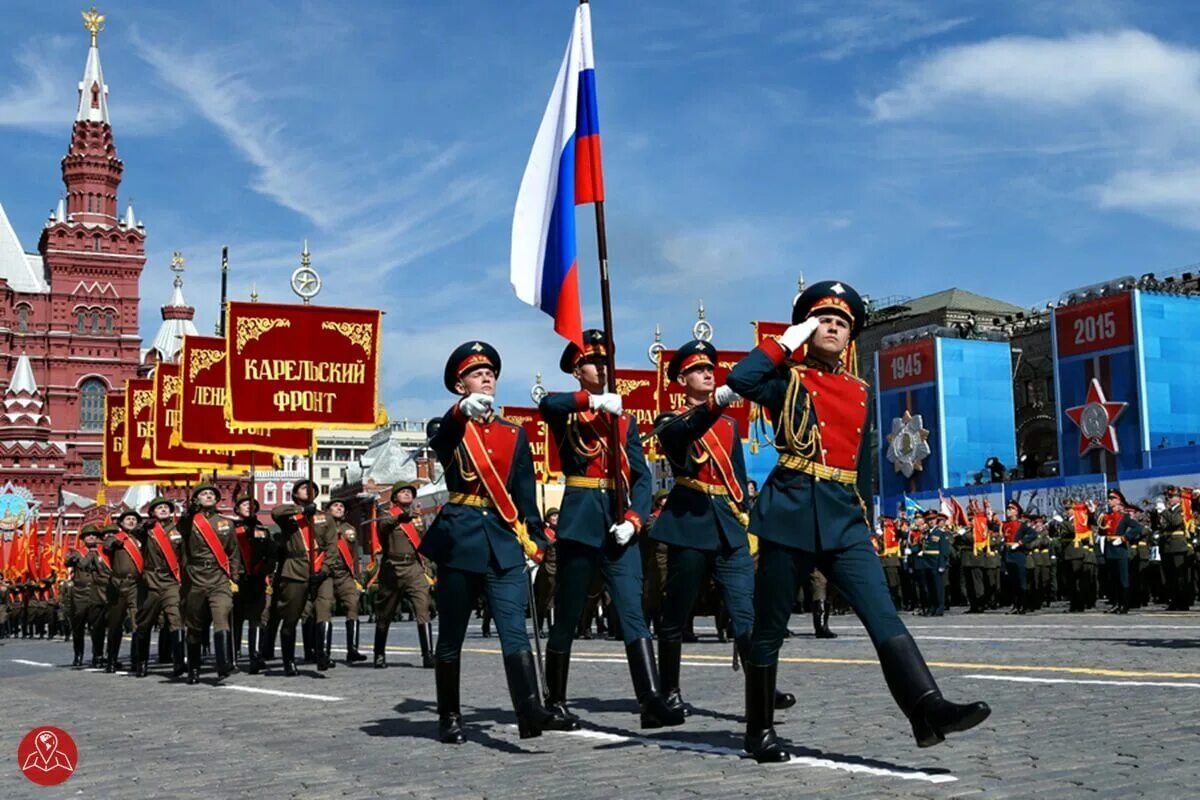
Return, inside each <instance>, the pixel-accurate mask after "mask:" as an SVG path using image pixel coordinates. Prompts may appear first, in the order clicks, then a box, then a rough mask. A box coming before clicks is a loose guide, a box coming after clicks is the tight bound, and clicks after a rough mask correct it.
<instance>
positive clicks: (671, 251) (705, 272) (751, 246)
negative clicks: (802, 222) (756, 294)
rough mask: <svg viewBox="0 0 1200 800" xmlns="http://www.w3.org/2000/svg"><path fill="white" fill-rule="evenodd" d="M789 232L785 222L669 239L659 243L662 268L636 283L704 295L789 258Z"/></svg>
mask: <svg viewBox="0 0 1200 800" xmlns="http://www.w3.org/2000/svg"><path fill="white" fill-rule="evenodd" d="M789 230H790V226H789V223H786V222H784V221H782V220H748V219H740V220H739V219H735V220H729V221H723V222H716V223H714V224H713V225H711V226H708V227H705V228H702V229H697V230H689V231H682V232H679V233H676V234H673V235H667V236H665V237H663V238H662V239H661V240H659V241H658V243H657V246H658V253H657V255H658V257H659V259H660V261H661V264H662V267H661V268H659V269H654V270H648V271H646V272H643V273H642V274H641V275H640V276H639V277H637V278H636V279H635V281H634V282H635V284H636V285H637V286H638V287H640V288H644V289H650V290H660V291H667V290H671V289H675V288H677V287H679V286H681V285H687V286H694V287H697V289H696V291H697V292H700V293H703V292H705V291H710V292H711V291H713V290H714V289H717V288H720V287H721V286H725V285H727V284H730V283H738V282H741V281H744V280H746V279H747V278H749V277H752V276H754V275H759V274H762V273H763V272H765V271H768V270H770V269H771V267H773V266H776V265H777V264H779V263H780V262H782V261H783V260H785V259H786V258H787V250H788V243H789V242H790V241H791V239H792V236H791V234H790V233H788V231H789Z"/></svg>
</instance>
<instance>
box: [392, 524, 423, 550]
mask: <svg viewBox="0 0 1200 800" xmlns="http://www.w3.org/2000/svg"><path fill="white" fill-rule="evenodd" d="M396 524H397V525H399V526H400V530H402V531H404V535H405V536H407V537H408V543H409V544H411V545H412V546H413V549H414V550H417V549H420V547H421V537H420V536H418V535H417V526H416V525H413V524H412V523H411V522H398V523H396Z"/></svg>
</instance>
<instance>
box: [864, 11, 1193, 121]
mask: <svg viewBox="0 0 1200 800" xmlns="http://www.w3.org/2000/svg"><path fill="white" fill-rule="evenodd" d="M964 101H979V102H983V103H991V104H995V105H996V106H1001V105H1003V106H1005V107H1011V106H1018V107H1023V108H1026V109H1030V110H1039V111H1055V112H1061V111H1064V110H1074V109H1092V108H1094V107H1095V106H1096V105H1101V106H1104V107H1107V108H1109V109H1112V110H1117V111H1121V112H1124V113H1130V114H1136V115H1138V116H1140V117H1144V118H1152V117H1161V116H1162V115H1166V116H1167V117H1168V118H1170V119H1179V118H1181V117H1182V118H1186V119H1189V120H1191V121H1193V122H1194V121H1197V120H1200V53H1198V52H1197V51H1196V50H1194V49H1191V48H1186V47H1180V46H1177V45H1172V44H1169V43H1167V42H1163V41H1162V40H1160V39H1157V38H1156V37H1154V36H1151V35H1150V34H1148V33H1144V32H1142V31H1135V30H1126V31H1120V32H1116V33H1092V34H1082V35H1077V36H1070V37H1067V38H1062V39H1045V38H1034V37H1025V36H1013V37H1003V38H999V39H991V40H988V41H986V42H980V43H977V44H970V45H961V46H957V47H950V48H946V49H944V50H941V51H940V52H938V53H936V54H934V55H933V56H931V57H929V58H927V59H924V60H922V61H920V62H918V63H917V64H916V65H915V66H914V67H913V68H911V69H909V70H908V72H907V74H906V75H905V76H904V78H903V79H902V80H901V82H900V85H899V86H897V87H896V88H894V89H890V90H888V91H886V92H883V93H882V94H880V95H878V96H877V97H876V98H875V99H874V101H873V102H872V104H871V108H872V112H873V114H874V116H875V118H876V119H879V120H883V121H894V120H903V119H910V118H913V117H917V116H921V115H926V114H930V113H934V112H937V111H939V110H941V109H944V108H945V107H946V106H948V105H951V104H955V103H962V102H964Z"/></svg>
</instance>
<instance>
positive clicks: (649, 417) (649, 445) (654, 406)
mask: <svg viewBox="0 0 1200 800" xmlns="http://www.w3.org/2000/svg"><path fill="white" fill-rule="evenodd" d="M617 394H619V395H621V404H622V405H623V406H624V408H625V410H626V411H628V412H629V413H630V414H632V415H633V418H634V419H635V420H636V421H637V424H638V429H639V430H640V431H641V432H642V433H645V432H646V431H648V430H650V429H651V428H653V427H654V420H655V418H656V417H658V414H659V410H658V373H657V372H656V371H655V370H652V369H624V368H623V367H617ZM657 445H658V440H657V439H651V440H650V441H648V442H646V444H645V448H646V458H648V459H652V458H656V457H657V450H656V448H657Z"/></svg>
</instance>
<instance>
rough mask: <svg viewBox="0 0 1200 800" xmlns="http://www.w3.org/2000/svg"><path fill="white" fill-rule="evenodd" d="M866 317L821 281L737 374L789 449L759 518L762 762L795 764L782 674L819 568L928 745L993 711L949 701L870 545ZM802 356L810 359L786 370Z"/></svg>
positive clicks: (749, 671)
mask: <svg viewBox="0 0 1200 800" xmlns="http://www.w3.org/2000/svg"><path fill="white" fill-rule="evenodd" d="M865 316H866V307H865V305H864V304H863V301H862V298H861V297H859V295H858V293H857V292H856V291H854V290H853V289H852V288H850V287H849V286H847V285H846V284H844V283H839V282H834V281H823V282H821V283H816V284H813V285H812V286H810V287H809V288H808V289H807V290H805V291H804V292H802V293H801V294H800V295H798V296H797V297H796V299H795V301H794V302H793V305H792V325H791V327H789V328H788V329H787V330H786V331H785V332H784V334H783V336H782V337H781V338H780V340H779V341H778V342H777V341H774V340H767V341H765V342H763V343H762V344H760V345H759V346H758V347H757V348H755V349H754V350H753V351H752V352H751V353H750V355H748V356H747V357H746V358H744V359H743V360H742V361H741V362H739V363H738V365H737V366H736V367H734V368H733V371H732V372H730V374H729V378H728V385H729V387H730V388H731V389H733V390H734V391H735V392H737V393H738V394H739V395H741V396H742V397H745V398H747V399H749V400H753V401H754V402H756V403H759V404H761V405H762V406H763V407H764V408H765V409H767V410H768V411H769V412H770V414H771V419H773V420H774V421H775V431H776V434H775V446H776V448H777V449H778V450H779V451H780V455H779V462H778V464H777V465H776V466H775V468H774V469H773V470H772V471H771V474H770V476H769V477H768V479H767V481H766V484H765V485H764V486H763V489H762V492H761V493H760V494H759V497H758V501H757V502H756V503H755V505H754V509H753V511H752V512H751V516H750V530H751V531H753V532H754V533H755V534H757V535H758V537H759V552H758V585H757V593H756V596H755V619H754V633H753V638H752V645H751V653H750V663H749V664H748V665H747V666H746V739H745V747H746V750H747V751H748V752H749V754H750V755H751V756H753V757H754V758H755V759H756V760H757V761H759V762H760V763H761V762H775V761H786V760H787V759H788V757H789V756H788V754H787V752H786V751H785V750H784V749H783V748H782V747H781V746H780V744H779V742H778V740H777V739H776V737H775V729H774V727H773V722H772V720H773V716H774V714H773V711H774V705H775V674H776V670H777V667H778V661H779V648H780V646H781V645H782V644H783V637H784V634H785V633H786V631H787V623H788V619H789V617H790V615H791V610H792V606H793V604H794V603H795V598H796V587H797V585H798V582H799V581H800V580H801V579H803V578H806V577H807V576H808V575H809V573H810V572H811V571H812V569H813V567H817V568H819V569H820V570H821V572H823V573H824V574H825V575H826V576H827V577H828V578H829V579H830V580H831V581H833V583H834V585H835V586H837V588H838V590H839V591H840V592H841V594H842V596H843V597H845V598H846V600H847V602H848V603H849V604H850V607H851V608H853V609H854V612H855V613H856V614H857V615H858V617H859V619H860V620H861V621H862V623H863V625H864V626H865V627H866V629H867V634H868V635H869V636H870V638H871V642H872V643H873V644H874V645H875V650H876V653H877V654H878V656H879V660H880V665H881V666H882V667H883V674H884V678H885V679H886V681H887V684H888V688H889V689H890V690H891V692H892V696H893V697H894V698H895V700H896V703H897V704H898V705H899V706H900V708H901V709H902V710H903V711H904V713H905V715H906V716H907V717H908V718H909V720H910V721H911V722H912V729H913V735H914V737H915V738H916V740H917V744H918V745H919V746H921V747H928V746H930V745H934V744H937V743H938V742H941V741H943V739H944V737H945V735H946V734H947V733H950V732H953V731H963V730H967V729H968V728H972V727H974V726H976V725H978V724H979V723H980V722H982V721H983V720H984V719H986V718H987V716H988V714H989V713H990V709H989V708H988V707H987V705H986V704H984V703H972V704H969V705H958V704H955V703H951V702H948V701H947V700H945V699H944V698H943V697H942V693H941V691H940V690H939V689H938V687H937V684H936V683H935V682H934V679H933V675H932V674H931V673H930V672H929V668H928V667H927V666H926V664H925V660H924V658H923V657H922V656H921V652H920V650H918V649H917V645H916V642H914V641H913V639H912V637H911V636H910V635H909V633H908V630H907V629H906V628H905V627H904V623H902V622H901V621H900V618H899V616H898V615H897V614H896V608H895V606H894V605H893V604H892V600H891V597H890V596H889V595H888V591H887V583H886V581H885V579H884V576H883V569H882V568H881V567H880V565H879V558H878V557H877V556H876V555H875V551H874V548H872V547H871V543H870V524H869V520H868V511H867V506H866V505H865V504H864V503H863V500H862V497H863V495H864V494H867V493H869V492H870V485H869V484H870V474H869V470H866V469H864V470H862V472H861V473H860V472H859V469H858V468H859V465H860V463H863V464H867V463H869V460H868V458H869V456H868V455H867V453H868V452H869V450H868V440H867V437H866V436H864V430H865V429H866V426H867V420H868V416H867V385H866V383H864V382H863V381H860V380H859V379H857V378H855V377H853V376H852V375H850V374H849V373H848V371H847V369H846V366H845V364H844V363H843V361H845V362H850V361H851V359H852V355H853V351H852V350H850V343H851V342H852V341H853V340H854V338H855V337H856V336H857V335H858V333H859V332H860V331H861V330H862V327H863V323H864V321H865ZM805 345H807V352H806V353H804V355H803V356H800V352H801V350H800V349H801V347H802V346H805ZM848 351H849V352H848ZM793 355H796V356H798V357H801V358H802V359H803V360H802V361H801V362H800V363H798V364H789V363H787V362H788V359H789V357H791V356H793Z"/></svg>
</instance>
